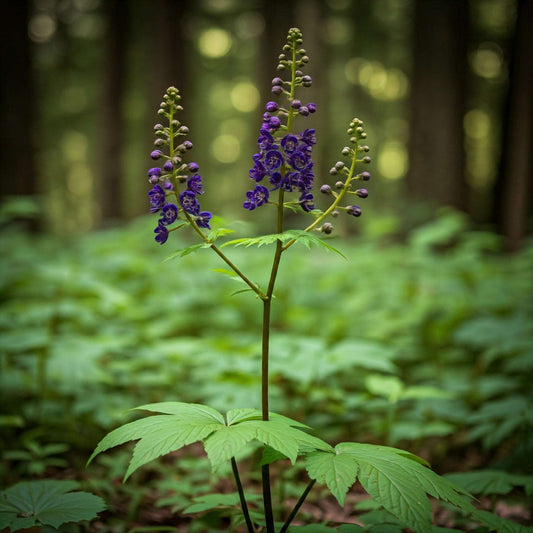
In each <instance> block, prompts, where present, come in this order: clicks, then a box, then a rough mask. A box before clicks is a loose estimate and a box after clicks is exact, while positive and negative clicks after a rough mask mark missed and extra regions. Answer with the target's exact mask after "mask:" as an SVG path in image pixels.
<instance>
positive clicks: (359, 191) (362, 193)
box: [355, 189, 368, 198]
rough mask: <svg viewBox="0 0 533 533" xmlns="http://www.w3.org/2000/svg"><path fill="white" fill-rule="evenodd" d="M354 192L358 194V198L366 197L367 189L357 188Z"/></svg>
mask: <svg viewBox="0 0 533 533" xmlns="http://www.w3.org/2000/svg"><path fill="white" fill-rule="evenodd" d="M355 194H356V195H357V196H359V198H367V197H368V191H367V190H366V189H357V190H356V191H355Z"/></svg>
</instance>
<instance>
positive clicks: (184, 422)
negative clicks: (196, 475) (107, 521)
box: [89, 402, 225, 480]
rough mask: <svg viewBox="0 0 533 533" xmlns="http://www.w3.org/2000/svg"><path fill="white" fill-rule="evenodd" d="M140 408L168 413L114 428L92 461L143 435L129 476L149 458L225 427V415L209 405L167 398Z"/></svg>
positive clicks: (128, 472) (127, 474)
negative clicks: (100, 454) (105, 452)
mask: <svg viewBox="0 0 533 533" xmlns="http://www.w3.org/2000/svg"><path fill="white" fill-rule="evenodd" d="M138 409H143V410H148V411H156V412H164V413H167V414H165V415H154V416H149V417H146V418H142V419H140V420H136V421H135V422H130V423H129V424H125V425H124V426H121V427H119V428H117V429H115V430H113V431H112V432H111V433H109V434H108V435H106V436H105V437H104V438H103V439H102V440H101V441H100V443H99V444H98V446H97V447H96V449H95V451H94V452H93V454H92V455H91V457H90V458H89V462H90V461H91V460H92V459H93V458H94V457H95V456H96V455H98V454H99V453H101V452H103V451H105V450H108V449H109V448H113V447H114V446H118V445H120V444H124V443H125V442H128V441H130V440H139V439H140V441H139V442H138V443H137V445H136V447H135V450H134V452H133V457H132V459H131V462H130V465H129V467H128V470H127V472H126V475H125V478H124V479H125V480H126V479H127V478H128V477H129V476H130V475H131V474H132V473H133V472H134V471H135V470H137V468H139V467H141V466H142V465H144V464H146V463H148V462H149V461H151V460H153V459H156V458H157V457H160V456H161V455H164V454H167V453H169V452H172V451H175V450H178V449H180V448H182V447H183V446H187V445H188V444H192V443H193V442H196V441H198V440H202V439H204V438H205V437H207V436H208V435H209V434H211V433H213V432H214V431H216V430H218V429H220V428H224V427H225V426H224V425H223V424H224V417H223V416H222V415H221V414H220V413H219V412H218V411H216V410H214V409H212V408H210V407H208V406H206V405H200V404H186V403H182V402H165V403H159V404H149V405H143V406H141V407H139V408H138Z"/></svg>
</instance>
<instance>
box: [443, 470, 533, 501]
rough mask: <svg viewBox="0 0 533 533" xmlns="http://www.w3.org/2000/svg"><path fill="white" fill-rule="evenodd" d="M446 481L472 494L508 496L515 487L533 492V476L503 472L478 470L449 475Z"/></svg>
mask: <svg viewBox="0 0 533 533" xmlns="http://www.w3.org/2000/svg"><path fill="white" fill-rule="evenodd" d="M445 477H446V479H448V480H450V481H451V482H452V483H455V484H456V485H459V486H460V487H462V488H463V489H465V490H467V491H468V492H470V493H472V494H480V495H488V494H508V493H509V492H511V490H513V488H514V487H520V486H523V487H524V488H525V490H526V492H527V493H530V492H533V476H522V475H515V474H509V473H508V472H504V471H501V470H478V471H471V472H458V473H453V474H447V475H446V476H445Z"/></svg>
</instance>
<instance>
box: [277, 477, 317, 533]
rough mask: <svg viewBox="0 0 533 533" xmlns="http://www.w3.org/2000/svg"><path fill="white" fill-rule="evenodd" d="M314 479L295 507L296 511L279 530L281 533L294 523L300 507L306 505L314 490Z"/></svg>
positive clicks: (294, 510)
mask: <svg viewBox="0 0 533 533" xmlns="http://www.w3.org/2000/svg"><path fill="white" fill-rule="evenodd" d="M315 481H316V480H314V479H312V480H311V481H310V482H309V483H308V484H307V487H305V490H304V491H303V494H302V495H301V496H300V499H299V500H298V501H297V502H296V505H295V506H294V509H293V510H292V511H291V514H290V515H289V517H288V518H287V520H286V521H285V523H284V524H283V527H282V528H281V529H280V530H279V533H285V532H286V531H287V529H288V528H289V526H290V525H291V522H292V521H293V519H294V517H295V516H296V514H297V513H298V511H299V510H300V507H301V506H302V504H303V503H304V501H305V499H306V498H307V495H308V494H309V493H310V492H311V489H312V488H313V485H314V484H315Z"/></svg>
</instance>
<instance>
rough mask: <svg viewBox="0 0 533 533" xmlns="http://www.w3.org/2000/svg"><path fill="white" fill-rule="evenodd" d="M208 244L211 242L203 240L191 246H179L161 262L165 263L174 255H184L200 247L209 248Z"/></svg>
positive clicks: (173, 257)
mask: <svg viewBox="0 0 533 533" xmlns="http://www.w3.org/2000/svg"><path fill="white" fill-rule="evenodd" d="M210 246H211V244H207V243H205V242H203V243H200V244H193V245H192V246H187V247H186V248H180V249H179V250H176V251H175V252H173V253H171V254H170V255H169V256H168V257H165V259H163V261H162V262H163V263H166V262H167V261H170V260H171V259H175V258H176V257H185V256H187V255H189V254H192V253H194V252H198V251H199V250H201V249H202V248H209V247H210Z"/></svg>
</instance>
